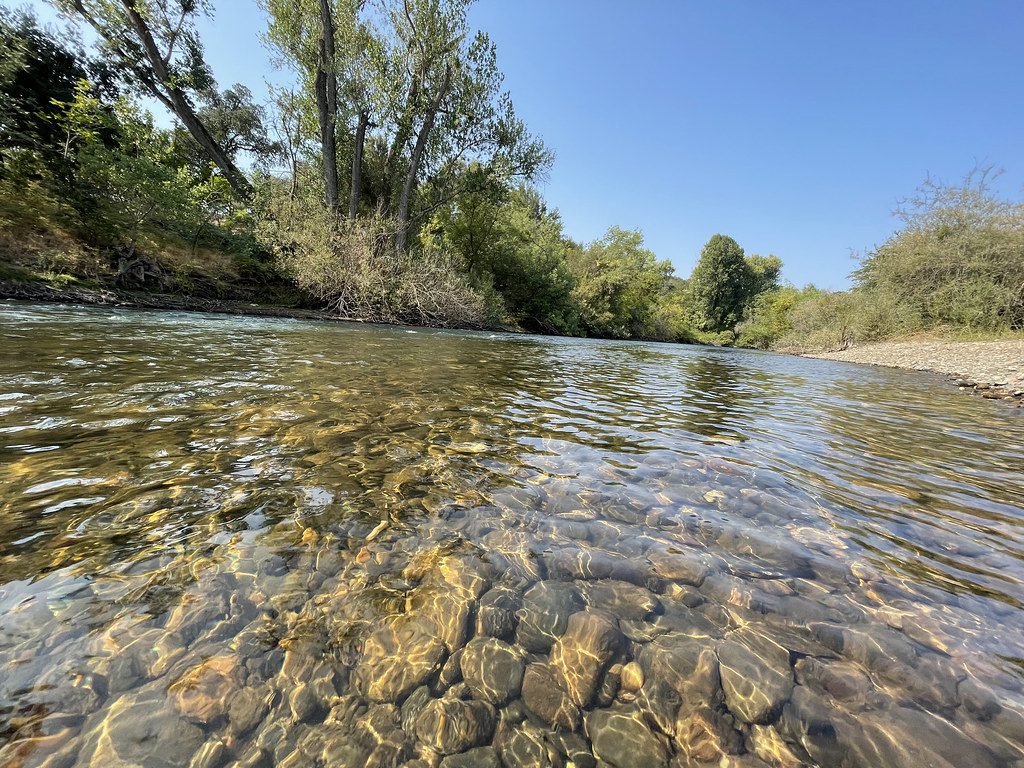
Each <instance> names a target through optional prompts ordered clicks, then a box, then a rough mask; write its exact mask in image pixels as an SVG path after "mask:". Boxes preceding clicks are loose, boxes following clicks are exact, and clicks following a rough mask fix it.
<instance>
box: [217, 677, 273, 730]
mask: <svg viewBox="0 0 1024 768" xmlns="http://www.w3.org/2000/svg"><path fill="white" fill-rule="evenodd" d="M271 695H272V694H271V692H270V689H269V688H268V687H267V686H266V685H260V686H255V687H247V688H243V689H242V690H240V691H239V692H238V693H236V694H235V696H234V698H232V699H231V704H230V706H228V728H229V729H230V730H231V732H232V733H233V734H235V735H236V736H244V735H245V734H247V733H248V732H249V731H251V730H252V729H253V728H255V727H256V726H257V725H258V724H259V723H260V721H262V720H263V718H264V717H265V716H266V714H267V712H268V710H269V709H270V698H271Z"/></svg>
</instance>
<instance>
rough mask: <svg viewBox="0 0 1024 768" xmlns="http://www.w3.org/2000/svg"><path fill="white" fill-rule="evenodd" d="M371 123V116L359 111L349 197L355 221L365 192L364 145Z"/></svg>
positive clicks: (351, 214)
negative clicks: (361, 197)
mask: <svg viewBox="0 0 1024 768" xmlns="http://www.w3.org/2000/svg"><path fill="white" fill-rule="evenodd" d="M369 125H370V116H369V115H368V114H366V110H363V111H361V112H360V113H359V124H358V125H357V126H356V146H355V150H354V151H353V152H352V189H351V191H350V193H349V198H348V217H349V219H350V220H351V221H355V220H356V216H357V215H358V214H359V198H360V196H361V195H362V193H363V145H364V144H365V143H366V129H367V128H368V127H369Z"/></svg>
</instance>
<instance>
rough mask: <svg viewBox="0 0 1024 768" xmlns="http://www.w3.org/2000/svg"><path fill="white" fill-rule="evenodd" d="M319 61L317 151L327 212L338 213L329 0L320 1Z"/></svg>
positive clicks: (335, 95)
mask: <svg viewBox="0 0 1024 768" xmlns="http://www.w3.org/2000/svg"><path fill="white" fill-rule="evenodd" d="M320 26H321V36H320V61H319V63H318V64H319V66H318V68H317V73H316V82H315V83H314V90H315V91H316V110H317V117H318V119H319V122H320V152H321V154H323V169H324V202H325V203H326V205H327V210H329V211H330V212H331V213H337V212H338V140H337V130H336V125H337V121H338V76H337V74H336V73H335V71H334V67H335V60H334V19H333V18H332V16H331V4H330V0H320Z"/></svg>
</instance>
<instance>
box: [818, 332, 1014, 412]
mask: <svg viewBox="0 0 1024 768" xmlns="http://www.w3.org/2000/svg"><path fill="white" fill-rule="evenodd" d="M805 357H820V358H823V359H826V360H843V361H846V362H849V363H866V364H869V365H882V366H886V367H889V368H910V369H913V370H918V371H935V372H936V373H943V374H947V375H949V376H951V377H955V379H956V384H957V386H959V387H960V388H961V389H964V390H973V391H975V392H977V393H978V394H980V395H982V396H983V397H987V398H990V399H993V400H1009V401H1012V402H1016V403H1017V405H1022V404H1024V340H1021V339H1014V340H1009V341H899V342H884V343H881V344H866V345H864V346H858V347H852V348H851V349H845V350H842V351H840V352H821V353H816V354H808V355H805Z"/></svg>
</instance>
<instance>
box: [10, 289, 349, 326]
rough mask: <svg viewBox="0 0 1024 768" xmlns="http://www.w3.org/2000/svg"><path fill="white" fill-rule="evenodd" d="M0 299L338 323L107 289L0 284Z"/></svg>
mask: <svg viewBox="0 0 1024 768" xmlns="http://www.w3.org/2000/svg"><path fill="white" fill-rule="evenodd" d="M0 299H14V300H19V301H38V302H47V303H50V302H59V303H65V304H86V305H90V306H103V307H132V308H136V309H154V310H168V311H182V312H213V313H216V314H228V315H258V316H261V317H286V318H295V319H298V320H339V319H340V318H339V317H338V316H337V315H332V314H330V313H328V312H322V311H318V310H313V309H299V308H296V307H287V306H276V305H272V304H257V303H252V302H246V301H239V300H233V299H210V298H205V297H201V296H189V295H184V294H168V293H154V292H151V291H128V290H121V289H114V288H107V287H102V288H94V287H85V286H68V287H58V286H54V285H50V284H48V283H44V282H21V281H13V280H0Z"/></svg>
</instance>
